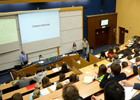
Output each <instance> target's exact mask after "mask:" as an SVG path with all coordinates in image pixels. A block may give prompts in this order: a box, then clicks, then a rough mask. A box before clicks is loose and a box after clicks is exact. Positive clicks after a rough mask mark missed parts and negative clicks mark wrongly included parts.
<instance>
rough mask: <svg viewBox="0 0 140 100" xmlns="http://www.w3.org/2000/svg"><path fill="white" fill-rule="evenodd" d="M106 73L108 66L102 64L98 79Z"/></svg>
mask: <svg viewBox="0 0 140 100" xmlns="http://www.w3.org/2000/svg"><path fill="white" fill-rule="evenodd" d="M106 71H107V68H106V66H105V65H104V64H101V65H100V66H99V71H98V77H100V76H102V75H104V74H105V73H106Z"/></svg>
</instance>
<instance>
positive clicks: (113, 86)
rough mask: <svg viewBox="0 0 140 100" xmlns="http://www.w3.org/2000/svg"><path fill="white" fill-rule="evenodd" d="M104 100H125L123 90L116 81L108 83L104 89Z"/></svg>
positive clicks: (94, 98)
mask: <svg viewBox="0 0 140 100" xmlns="http://www.w3.org/2000/svg"><path fill="white" fill-rule="evenodd" d="M91 100H100V99H99V98H98V97H96V96H92V97H91ZM104 100H125V91H124V88H123V87H122V86H121V85H120V84H119V83H118V82H116V81H110V82H108V83H107V84H106V85H105V88H104ZM137 100H138V99H137Z"/></svg>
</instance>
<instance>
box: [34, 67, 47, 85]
mask: <svg viewBox="0 0 140 100" xmlns="http://www.w3.org/2000/svg"><path fill="white" fill-rule="evenodd" d="M43 77H46V73H45V72H42V70H41V69H40V68H38V69H37V71H36V75H35V76H34V77H33V80H34V81H36V83H38V82H41V80H42V79H43Z"/></svg>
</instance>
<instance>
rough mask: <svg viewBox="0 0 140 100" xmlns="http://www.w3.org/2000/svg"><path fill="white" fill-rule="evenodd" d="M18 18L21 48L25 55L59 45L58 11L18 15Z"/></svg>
mask: <svg viewBox="0 0 140 100" xmlns="http://www.w3.org/2000/svg"><path fill="white" fill-rule="evenodd" d="M18 18H19V26H20V34H21V41H22V47H23V49H24V51H26V52H27V53H31V52H35V51H39V50H44V49H49V48H53V47H57V46H60V45H61V41H60V28H59V11H58V10H55V11H46V12H36V13H28V14H19V15H18ZM36 45H37V46H36Z"/></svg>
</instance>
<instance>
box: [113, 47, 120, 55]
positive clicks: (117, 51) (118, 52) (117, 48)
mask: <svg viewBox="0 0 140 100" xmlns="http://www.w3.org/2000/svg"><path fill="white" fill-rule="evenodd" d="M114 49H115V54H121V53H122V51H120V48H119V46H115V47H114Z"/></svg>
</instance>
